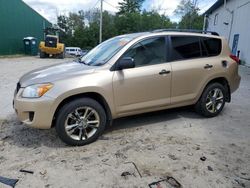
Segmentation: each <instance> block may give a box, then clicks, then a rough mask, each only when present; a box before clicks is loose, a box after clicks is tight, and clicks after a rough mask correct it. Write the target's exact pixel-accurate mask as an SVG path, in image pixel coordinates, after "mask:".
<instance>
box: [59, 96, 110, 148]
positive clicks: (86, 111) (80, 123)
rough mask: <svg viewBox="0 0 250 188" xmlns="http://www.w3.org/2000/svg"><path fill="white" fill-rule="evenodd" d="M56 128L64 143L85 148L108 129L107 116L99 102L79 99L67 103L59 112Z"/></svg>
mask: <svg viewBox="0 0 250 188" xmlns="http://www.w3.org/2000/svg"><path fill="white" fill-rule="evenodd" d="M84 116H85V118H84ZM55 127H56V132H57V134H58V136H59V138H60V139H61V140H62V141H63V142H64V143H66V144H68V145H71V146H83V145H86V144H90V143H92V142H94V141H96V140H97V138H98V137H99V136H100V135H102V133H103V131H104V130H105V127H106V114H105V111H104V109H103V107H102V106H101V105H100V104H99V103H98V102H97V101H95V100H93V99H91V98H79V99H76V100H73V101H71V102H69V103H66V104H65V105H64V106H63V107H62V108H61V109H60V110H59V112H58V115H57V117H56V124H55Z"/></svg>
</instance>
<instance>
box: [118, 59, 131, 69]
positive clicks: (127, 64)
mask: <svg viewBox="0 0 250 188" xmlns="http://www.w3.org/2000/svg"><path fill="white" fill-rule="evenodd" d="M134 67H135V62H134V59H133V58H131V57H124V58H122V59H120V60H119V61H118V64H117V69H118V70H122V69H129V68H134Z"/></svg>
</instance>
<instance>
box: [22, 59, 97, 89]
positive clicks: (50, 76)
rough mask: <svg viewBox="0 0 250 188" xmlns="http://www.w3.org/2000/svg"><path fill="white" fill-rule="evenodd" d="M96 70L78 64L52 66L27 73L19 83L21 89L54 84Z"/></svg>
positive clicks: (92, 67) (93, 67)
mask: <svg viewBox="0 0 250 188" xmlns="http://www.w3.org/2000/svg"><path fill="white" fill-rule="evenodd" d="M95 68H96V67H95V66H88V65H84V64H82V63H78V62H69V63H63V64H58V65H52V66H48V67H42V68H39V69H35V70H33V71H31V72H28V73H26V74H25V75H23V76H22V77H21V78H20V81H19V82H20V84H21V87H26V86H28V85H32V84H38V83H48V82H54V81H56V80H61V79H65V78H69V77H74V76H81V75H84V74H89V73H92V72H94V70H95Z"/></svg>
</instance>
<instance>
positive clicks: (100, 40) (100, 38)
mask: <svg viewBox="0 0 250 188" xmlns="http://www.w3.org/2000/svg"><path fill="white" fill-rule="evenodd" d="M102 9H103V0H101V12H100V31H99V34H100V36H99V43H101V42H102Z"/></svg>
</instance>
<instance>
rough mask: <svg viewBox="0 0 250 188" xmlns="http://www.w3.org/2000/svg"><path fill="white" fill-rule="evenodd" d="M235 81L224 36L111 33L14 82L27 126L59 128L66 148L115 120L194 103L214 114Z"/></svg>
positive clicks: (18, 106) (92, 138)
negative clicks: (70, 58) (72, 57)
mask: <svg viewBox="0 0 250 188" xmlns="http://www.w3.org/2000/svg"><path fill="white" fill-rule="evenodd" d="M239 83H240V76H239V75H238V58H237V57H236V56H234V55H231V51H230V49H229V46H228V43H227V41H226V40H225V39H224V38H223V37H219V36H217V35H215V33H213V32H212V34H208V33H207V34H202V33H195V32H173V31H164V30H158V31H154V32H145V33H135V34H127V35H122V36H117V37H114V38H111V39H109V40H107V41H105V42H103V43H101V44H100V45H98V46H97V47H95V48H94V49H92V50H91V51H90V52H89V53H88V54H87V55H85V56H84V57H82V58H81V59H79V60H78V61H74V62H69V63H64V64H59V65H55V66H50V67H45V68H41V69H38V70H34V71H32V72H29V73H27V74H25V75H24V76H23V77H22V78H21V79H20V81H19V82H18V84H17V88H16V92H15V96H14V108H15V110H16V113H17V115H18V118H19V119H20V120H21V121H22V122H23V123H25V124H27V125H29V126H31V127H35V128H40V129H49V128H51V127H53V126H55V128H56V131H57V133H58V135H59V137H60V138H61V140H63V141H64V142H65V143H67V144H69V145H85V144H88V143H91V142H93V141H95V140H96V139H97V138H98V136H100V135H101V134H102V133H103V131H104V129H105V126H106V125H108V124H110V123H111V122H112V120H113V119H115V118H119V117H124V116H129V115H134V114H140V113H145V112H151V111H157V110H162V109H167V108H175V107H180V106H186V105H194V106H195V109H196V110H197V112H198V113H200V114H201V115H203V116H205V117H214V116H216V115H218V114H219V113H220V112H221V111H222V109H223V107H224V104H225V102H230V100H231V93H232V92H234V91H235V90H236V89H237V88H238V87H239Z"/></svg>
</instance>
